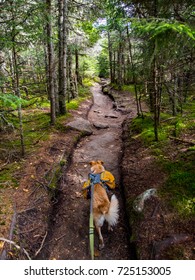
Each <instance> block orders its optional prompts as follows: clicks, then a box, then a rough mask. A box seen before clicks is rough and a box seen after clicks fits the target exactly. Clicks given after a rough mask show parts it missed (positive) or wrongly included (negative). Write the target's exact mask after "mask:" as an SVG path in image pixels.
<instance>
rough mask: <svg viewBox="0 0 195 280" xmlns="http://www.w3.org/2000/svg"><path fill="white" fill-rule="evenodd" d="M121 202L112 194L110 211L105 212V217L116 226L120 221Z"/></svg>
mask: <svg viewBox="0 0 195 280" xmlns="http://www.w3.org/2000/svg"><path fill="white" fill-rule="evenodd" d="M118 212H119V202H118V199H117V198H116V196H115V195H112V197H111V201H110V207H109V210H108V213H106V214H105V219H106V221H107V222H108V223H109V225H110V226H114V225H116V224H117V222H118V217H119V214H118Z"/></svg>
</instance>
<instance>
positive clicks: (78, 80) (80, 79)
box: [75, 48, 83, 86]
mask: <svg viewBox="0 0 195 280" xmlns="http://www.w3.org/2000/svg"><path fill="white" fill-rule="evenodd" d="M75 74H76V83H77V84H80V85H81V86H82V85H83V82H82V78H81V75H80V73H79V51H78V49H77V48H76V49H75Z"/></svg>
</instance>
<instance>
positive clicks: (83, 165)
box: [41, 84, 130, 260]
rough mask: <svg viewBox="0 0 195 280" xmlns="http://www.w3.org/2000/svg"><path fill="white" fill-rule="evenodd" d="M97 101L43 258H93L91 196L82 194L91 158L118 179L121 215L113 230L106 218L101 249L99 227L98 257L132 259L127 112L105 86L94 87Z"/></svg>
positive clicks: (63, 190)
mask: <svg viewBox="0 0 195 280" xmlns="http://www.w3.org/2000/svg"><path fill="white" fill-rule="evenodd" d="M91 90H92V93H93V99H94V103H93V106H92V107H91V109H90V111H89V114H88V120H89V122H90V123H91V127H92V134H91V135H90V136H87V137H85V138H83V139H82V140H81V141H80V142H79V144H78V145H77V147H76V149H75V151H74V153H73V155H72V161H71V164H70V166H69V168H68V170H67V172H66V174H64V176H63V180H62V182H61V185H60V191H59V195H58V197H57V201H56V204H55V207H54V210H53V213H52V220H51V223H50V232H48V238H47V240H46V244H45V246H44V248H45V249H44V250H43V254H42V256H41V258H44V259H69V260H71V259H75V260H76V259H90V251H89V236H88V231H89V204H90V202H89V200H86V199H84V198H83V197H82V196H81V195H80V192H81V188H82V183H83V182H84V181H85V180H87V178H88V174H89V172H90V166H89V164H88V163H89V162H90V161H92V160H97V159H100V160H103V161H104V163H105V168H106V169H107V170H108V171H110V172H112V173H113V175H114V176H115V179H116V186H117V187H116V190H115V191H114V192H115V194H116V196H117V197H118V199H119V204H120V217H119V222H118V224H117V226H116V227H115V228H114V231H113V232H111V233H110V232H108V231H107V224H106V222H105V224H104V226H103V228H102V234H103V237H104V241H105V248H104V249H103V250H101V251H99V250H98V236H97V233H96V231H95V258H96V259H129V258H130V250H129V245H128V238H129V236H128V225H127V222H126V220H125V211H124V206H123V199H122V189H121V186H120V159H121V156H122V141H121V133H122V128H121V127H122V123H123V121H124V119H125V116H124V115H122V114H121V113H120V112H118V111H116V110H115V109H114V108H113V107H114V106H113V102H112V101H111V100H110V98H109V97H108V96H105V95H103V94H102V93H101V86H100V85H99V84H96V85H95V86H94V87H92V89H91Z"/></svg>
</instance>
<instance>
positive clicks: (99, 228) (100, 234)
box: [96, 226, 104, 250]
mask: <svg viewBox="0 0 195 280" xmlns="http://www.w3.org/2000/svg"><path fill="white" fill-rule="evenodd" d="M96 229H97V232H98V235H99V242H100V243H99V250H102V249H103V248H104V239H103V236H102V233H101V227H98V226H96Z"/></svg>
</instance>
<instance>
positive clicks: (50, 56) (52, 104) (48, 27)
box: [46, 0, 56, 125]
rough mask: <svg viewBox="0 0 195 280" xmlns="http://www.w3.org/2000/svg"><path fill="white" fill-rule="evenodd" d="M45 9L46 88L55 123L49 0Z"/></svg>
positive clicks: (52, 118) (52, 121)
mask: <svg viewBox="0 0 195 280" xmlns="http://www.w3.org/2000/svg"><path fill="white" fill-rule="evenodd" d="M46 9H47V24H46V29H47V52H48V78H49V79H48V83H49V85H48V89H49V98H50V112H51V124H52V125H54V124H55V119H56V111H55V91H54V52H53V43H52V25H51V16H52V11H51V0H46Z"/></svg>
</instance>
